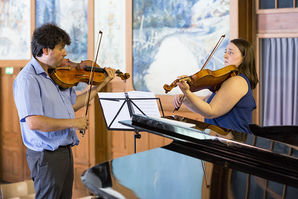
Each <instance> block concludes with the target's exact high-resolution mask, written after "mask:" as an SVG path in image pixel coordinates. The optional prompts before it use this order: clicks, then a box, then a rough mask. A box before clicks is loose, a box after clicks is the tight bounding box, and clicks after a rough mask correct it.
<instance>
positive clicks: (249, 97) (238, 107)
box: [174, 39, 258, 133]
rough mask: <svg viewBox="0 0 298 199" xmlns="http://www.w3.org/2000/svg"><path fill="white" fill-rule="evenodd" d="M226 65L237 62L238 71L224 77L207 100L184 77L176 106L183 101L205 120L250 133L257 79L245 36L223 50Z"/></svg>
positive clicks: (252, 57) (252, 52)
mask: <svg viewBox="0 0 298 199" xmlns="http://www.w3.org/2000/svg"><path fill="white" fill-rule="evenodd" d="M224 65H225V66H229V65H235V66H236V67H237V68H238V71H239V74H238V75H236V76H233V77H230V78H229V79H227V80H225V81H224V82H223V83H222V85H221V86H220V88H219V90H217V91H216V92H214V93H212V95H211V96H210V97H209V98H208V99H207V101H206V102H205V101H204V100H203V99H202V98H200V97H199V96H197V95H195V94H194V93H192V92H191V91H190V86H189V84H188V83H187V82H186V81H185V80H181V81H180V82H178V83H177V85H178V86H179V88H180V89H181V91H182V92H183V94H180V95H176V96H175V98H174V106H175V107H176V108H178V107H180V105H181V104H182V103H184V104H185V105H186V106H187V107H188V108H189V109H190V110H192V111H194V112H196V113H199V114H201V115H202V116H203V117H205V122H206V123H209V124H214V125H217V126H220V127H224V128H227V129H232V130H236V131H239V132H246V133H250V130H249V124H250V123H251V121H252V111H253V110H254V109H255V108H256V103H255V100H254V97H253V93H252V89H254V88H255V87H256V84H257V83H258V77H257V73H256V67H255V58H254V51H253V48H252V45H251V44H250V43H249V42H247V41H246V40H243V39H234V40H231V41H230V43H229V44H228V46H227V48H226V51H225V54H224ZM181 77H184V76H181ZM183 96H185V97H183Z"/></svg>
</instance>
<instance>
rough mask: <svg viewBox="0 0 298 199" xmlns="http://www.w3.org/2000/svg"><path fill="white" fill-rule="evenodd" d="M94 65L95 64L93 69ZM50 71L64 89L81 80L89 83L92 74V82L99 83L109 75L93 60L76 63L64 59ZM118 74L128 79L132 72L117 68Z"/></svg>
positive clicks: (51, 75)
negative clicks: (123, 71)
mask: <svg viewBox="0 0 298 199" xmlns="http://www.w3.org/2000/svg"><path fill="white" fill-rule="evenodd" d="M92 66H94V67H93V70H92ZM48 72H49V76H50V77H51V78H52V79H53V81H54V82H55V83H56V84H58V85H59V86H60V87H62V88H64V89H66V88H70V87H73V86H76V85H77V84H78V83H79V82H85V83H89V80H90V77H91V75H92V76H93V77H92V78H93V81H92V82H91V84H92V85H98V84H100V83H102V82H103V81H104V80H105V78H106V77H107V76H108V74H107V72H106V71H105V69H104V68H101V67H100V66H99V65H97V64H96V63H95V62H93V61H91V60H84V61H81V62H80V63H74V62H72V61H70V60H69V59H64V61H63V63H62V64H61V66H59V67H57V68H56V69H51V70H49V71H48ZM116 76H118V77H120V78H121V79H122V80H126V79H128V78H129V77H130V74H129V73H122V72H121V71H120V70H116Z"/></svg>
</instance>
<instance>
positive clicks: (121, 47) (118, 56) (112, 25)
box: [94, 0, 126, 72]
mask: <svg viewBox="0 0 298 199" xmlns="http://www.w3.org/2000/svg"><path fill="white" fill-rule="evenodd" d="M125 1H126V0H104V1H95V2H94V4H95V5H94V16H95V17H94V46H95V48H97V45H98V39H99V36H98V32H99V31H102V32H103V37H102V41H101V46H100V49H99V54H98V59H97V63H98V64H99V65H100V66H102V67H112V68H115V69H120V70H121V71H122V72H125V68H126V66H125ZM96 50H97V49H95V52H94V53H96Z"/></svg>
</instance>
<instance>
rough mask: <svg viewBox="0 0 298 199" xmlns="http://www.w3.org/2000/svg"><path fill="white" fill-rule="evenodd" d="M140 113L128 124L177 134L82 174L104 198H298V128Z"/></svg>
mask: <svg viewBox="0 0 298 199" xmlns="http://www.w3.org/2000/svg"><path fill="white" fill-rule="evenodd" d="M173 117H175V118H172V117H168V118H169V119H175V120H179V121H182V122H188V123H193V124H194V126H193V127H189V126H185V125H183V124H182V125H181V124H179V123H176V122H175V123H173V122H171V121H172V120H165V119H159V118H150V117H146V116H141V115H134V116H133V118H132V120H131V121H122V122H121V123H122V124H125V125H128V126H131V127H133V128H135V129H136V130H137V131H147V132H150V133H153V134H157V135H161V136H164V137H168V138H172V139H173V142H172V143H171V144H169V145H167V146H164V147H161V148H156V149H152V150H148V151H145V152H140V153H136V154H132V155H128V156H125V157H121V158H117V159H114V160H111V161H107V162H104V163H101V164H98V165H95V166H94V167H91V168H90V169H88V170H86V171H85V172H84V173H83V175H82V177H81V179H82V182H83V183H84V184H85V186H86V187H87V188H88V189H89V190H90V191H91V192H92V193H93V194H94V195H97V196H98V197H99V198H142V199H147V198H148V199H155V198H156V199H159V198H162V199H164V198H165V199H167V198H169V199H172V198H187V199H191V198H197V199H200V198H202V199H203V198H222V199H224V198H234V199H238V198H239V199H242V198H247V199H250V198H256V199H257V198H264V199H266V198H285V199H289V198H298V150H297V149H298V141H297V137H298V136H297V135H298V132H297V129H298V127H293V126H292V127H291V126H289V127H283V128H281V127H271V129H270V128H267V127H265V128H262V127H259V126H256V125H252V126H251V129H252V132H253V134H246V133H239V132H234V131H231V130H228V129H224V128H220V127H217V126H213V125H208V124H206V123H203V122H199V121H194V120H190V119H188V118H183V117H181V116H173Z"/></svg>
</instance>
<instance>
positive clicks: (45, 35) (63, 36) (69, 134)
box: [13, 24, 115, 199]
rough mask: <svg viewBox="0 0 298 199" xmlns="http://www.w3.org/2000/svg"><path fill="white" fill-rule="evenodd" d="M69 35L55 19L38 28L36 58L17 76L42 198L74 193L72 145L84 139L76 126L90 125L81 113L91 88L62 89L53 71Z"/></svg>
mask: <svg viewBox="0 0 298 199" xmlns="http://www.w3.org/2000/svg"><path fill="white" fill-rule="evenodd" d="M70 43H71V41H70V38H69V35H68V34H67V33H66V32H65V31H64V30H62V29H61V28H59V27H57V26H56V25H53V24H45V25H43V26H41V27H39V28H37V29H36V30H35V31H34V33H33V37H32V42H31V48H32V49H31V50H32V55H33V58H32V59H31V61H30V62H29V63H28V64H27V65H26V66H25V67H24V68H23V69H22V71H21V72H20V73H19V74H18V76H17V78H16V79H15V81H14V88H13V91H14V99H15V104H16V106H17V110H18V115H19V119H20V125H21V132H22V138H23V143H24V145H25V146H26V147H27V153H26V157H27V162H28V166H29V169H30V171H31V177H32V179H33V181H34V189H35V193H36V198H43V199H44V198H71V197H72V185H73V178H74V175H73V157H72V150H71V147H72V146H75V145H78V144H79V139H78V136H77V135H76V129H78V130H85V129H87V127H88V120H87V118H86V117H75V111H77V110H79V109H80V108H82V107H84V106H85V99H86V95H87V92H85V93H82V94H80V95H78V96H77V95H76V93H75V90H74V88H68V89H63V90H62V89H60V88H59V86H58V85H57V84H55V82H54V81H53V80H52V79H51V78H50V77H49V74H48V69H55V68H56V67H58V66H59V65H60V64H61V63H62V62H63V60H64V57H65V56H66V55H67V52H66V50H65V48H64V47H65V45H69V44H70ZM106 71H107V74H108V75H107V76H106V78H105V80H104V81H103V82H102V83H101V84H100V85H98V86H94V87H93V88H92V90H91V92H90V99H92V98H93V97H94V96H96V94H97V92H99V91H100V90H101V89H102V88H103V87H104V86H105V85H106V84H107V83H108V82H110V81H111V80H112V79H113V78H114V77H115V70H114V69H110V68H106Z"/></svg>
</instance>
